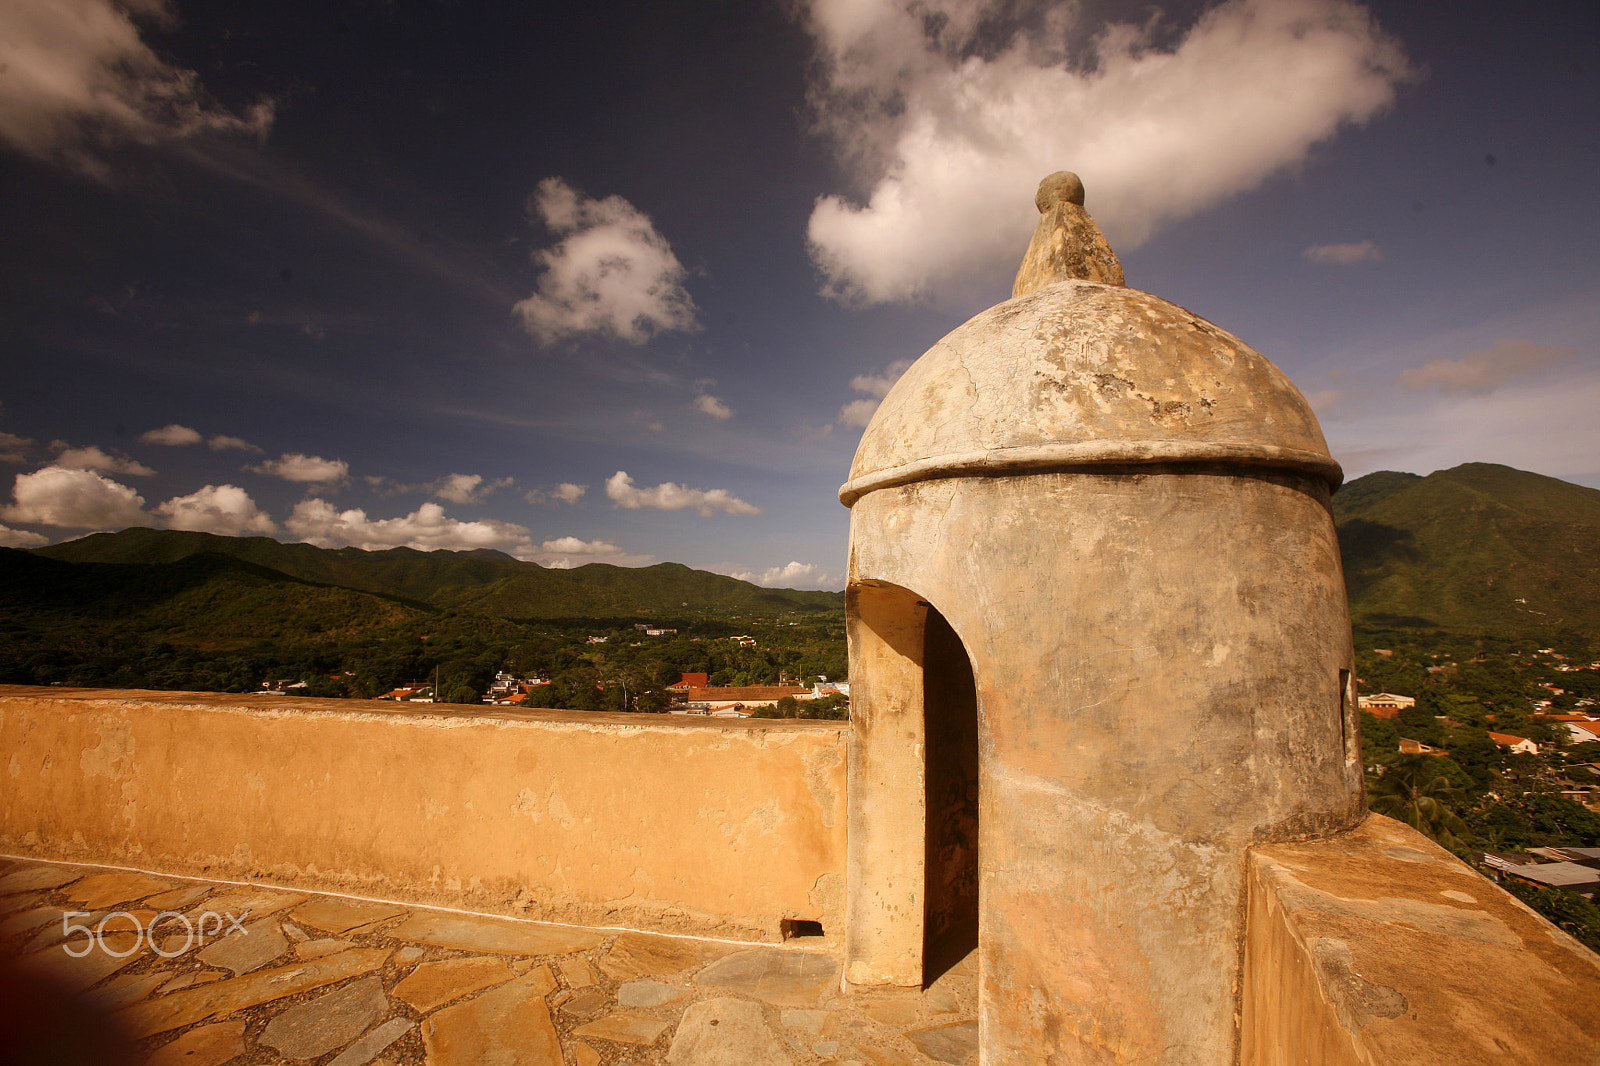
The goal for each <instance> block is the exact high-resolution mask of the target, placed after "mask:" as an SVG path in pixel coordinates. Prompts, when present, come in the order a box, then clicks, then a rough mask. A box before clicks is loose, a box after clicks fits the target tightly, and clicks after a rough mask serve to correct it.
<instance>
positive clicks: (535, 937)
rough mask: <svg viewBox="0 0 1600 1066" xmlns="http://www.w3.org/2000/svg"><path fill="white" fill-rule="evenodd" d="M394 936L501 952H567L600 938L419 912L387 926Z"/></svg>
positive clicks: (563, 929)
mask: <svg viewBox="0 0 1600 1066" xmlns="http://www.w3.org/2000/svg"><path fill="white" fill-rule="evenodd" d="M387 933H388V935H389V936H392V937H394V938H395V939H396V940H409V941H411V942H412V943H416V944H432V945H435V946H436V947H442V948H454V949H456V950H457V951H492V952H496V953H498V954H502V955H570V954H572V953H573V952H577V951H588V950H589V949H590V948H595V947H599V946H600V944H601V943H603V942H604V938H603V937H601V936H600V935H599V934H597V933H591V932H589V931H587V930H584V929H574V928H569V927H566V926H559V925H541V924H537V923H534V922H519V921H516V920H515V919H512V918H488V917H476V916H467V915H455V914H437V913H427V912H420V913H417V914H413V915H412V916H411V917H410V918H408V919H406V920H405V921H404V922H401V923H400V924H399V925H397V926H395V927H394V928H393V929H390V930H387Z"/></svg>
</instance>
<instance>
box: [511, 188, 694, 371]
mask: <svg viewBox="0 0 1600 1066" xmlns="http://www.w3.org/2000/svg"><path fill="white" fill-rule="evenodd" d="M529 207H530V209H531V211H532V212H533V213H534V214H535V215H537V216H538V218H539V219H540V220H541V221H542V222H543V223H544V225H545V226H546V227H547V228H548V229H549V230H550V231H551V232H552V233H553V234H555V235H556V236H558V237H560V238H561V242H560V243H559V244H557V245H556V246H555V247H554V248H546V249H543V250H541V251H538V252H535V253H534V257H533V258H534V261H535V262H536V263H538V264H539V266H540V267H541V268H542V269H543V273H542V274H541V275H540V277H539V287H538V289H537V291H535V292H534V293H533V294H532V295H531V296H529V297H528V298H527V299H525V300H522V301H520V302H519V303H518V304H517V305H516V306H515V307H514V308H513V311H514V312H515V313H516V314H517V315H518V316H519V317H520V318H521V319H522V324H523V327H524V328H525V329H527V331H528V332H529V333H531V334H533V336H535V337H537V338H538V339H539V340H541V341H543V342H545V343H550V342H553V341H558V340H563V339H565V338H569V337H575V336H580V335H583V334H593V335H595V336H599V337H614V338H616V339H618V340H623V341H627V342H629V343H631V344H643V343H644V342H645V341H647V340H649V339H650V338H651V337H652V336H654V335H655V334H656V333H659V332H662V331H664V330H695V329H698V328H699V326H698V324H697V323H696V321H695V306H694V301H693V300H691V299H690V298H689V293H688V291H687V290H686V289H684V287H683V280H684V277H685V275H686V272H685V270H684V269H683V264H681V263H679V262H678V257H677V256H675V255H673V254H672V248H671V246H670V245H668V244H667V241H666V238H664V237H662V236H661V234H660V233H658V232H656V227H655V224H654V223H653V222H651V221H650V218H649V216H647V215H645V214H644V213H643V212H642V211H640V210H639V209H638V208H636V207H634V206H633V205H632V204H630V203H629V202H628V201H626V200H624V199H623V198H622V197H620V196H608V197H606V198H605V199H604V200H596V199H593V198H591V197H588V196H585V195H584V194H583V193H581V192H578V191H577V190H576V189H574V188H572V187H571V186H570V185H568V184H567V183H566V182H565V181H563V180H561V179H560V178H546V179H545V180H544V181H541V182H540V183H539V187H538V189H537V190H536V191H535V192H534V194H533V197H532V199H531V201H530V204H529Z"/></svg>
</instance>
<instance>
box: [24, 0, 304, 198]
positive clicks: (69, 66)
mask: <svg viewBox="0 0 1600 1066" xmlns="http://www.w3.org/2000/svg"><path fill="white" fill-rule="evenodd" d="M135 15H137V16H139V17H142V18H144V19H146V20H148V21H151V22H155V23H158V24H170V23H171V22H172V21H173V15H172V13H171V11H170V9H169V8H168V6H167V4H166V3H165V2H164V0H137V2H134V3H127V4H117V3H113V2H111V0H7V2H6V3H4V4H0V64H3V65H4V66H3V70H4V74H3V76H0V139H4V140H6V141H9V142H10V143H11V145H12V146H13V147H15V148H17V149H19V150H20V151H22V152H24V153H26V154H28V155H30V156H33V157H34V158H35V159H40V160H44V161H46V162H50V163H55V164H59V165H63V166H68V167H71V168H72V169H75V170H78V171H80V172H83V173H86V174H90V175H92V176H95V177H98V178H101V179H104V178H106V177H107V175H108V170H107V167H106V165H105V164H104V163H103V162H102V161H101V160H100V159H98V158H97V157H96V154H95V152H96V149H98V148H100V147H103V146H111V145H115V144H122V143H128V142H135V143H140V144H154V143H157V142H160V141H164V140H171V139H176V138H183V137H190V136H193V135H195V134H199V133H203V132H207V131H213V132H223V133H249V134H255V135H258V136H261V135H265V133H266V131H267V128H268V127H269V126H270V125H271V123H272V105H271V104H270V103H266V102H263V103H260V104H257V105H256V106H254V107H252V108H250V109H248V110H247V111H245V112H244V113H242V114H234V113H232V112H229V111H227V110H224V109H222V108H220V107H218V106H216V105H215V104H214V103H213V102H212V101H210V100H209V99H208V98H207V96H206V94H205V92H204V90H203V89H202V87H201V85H200V82H199V79H198V77H197V76H196V75H195V72H194V71H192V70H184V69H182V68H179V67H174V66H172V65H170V64H168V63H166V62H164V61H163V60H162V59H161V58H160V57H159V56H157V55H156V53H155V52H154V51H152V50H151V49H150V48H149V46H147V45H146V44H145V43H144V42H143V41H142V40H140V38H139V29H138V27H137V26H135V25H134V22H133V16H135Z"/></svg>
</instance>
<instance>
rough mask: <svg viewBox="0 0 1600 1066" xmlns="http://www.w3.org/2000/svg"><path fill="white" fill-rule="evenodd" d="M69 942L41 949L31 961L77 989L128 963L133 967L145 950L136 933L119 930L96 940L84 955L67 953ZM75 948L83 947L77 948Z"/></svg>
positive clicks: (96, 982) (84, 987) (68, 985)
mask: <svg viewBox="0 0 1600 1066" xmlns="http://www.w3.org/2000/svg"><path fill="white" fill-rule="evenodd" d="M66 947H67V945H65V944H62V945H60V946H59V947H56V948H51V949H49V950H47V951H41V952H39V953H38V954H37V955H33V956H30V958H29V962H30V963H31V964H33V965H36V966H38V967H39V968H40V969H41V970H43V971H44V972H45V973H47V974H49V975H50V976H51V977H53V978H55V980H56V981H58V982H59V983H60V984H62V985H65V986H66V987H67V988H70V989H72V990H73V991H78V992H81V991H83V990H84V989H86V988H91V987H93V986H94V985H97V984H99V983H100V982H101V981H104V980H105V979H106V978H107V977H110V976H111V975H112V974H114V973H116V972H117V971H118V970H121V969H123V968H124V967H126V966H131V965H132V964H133V963H134V962H136V961H137V960H138V959H139V956H140V955H142V954H143V952H141V951H139V950H138V947H139V940H138V939H137V938H136V937H135V936H134V935H133V934H132V933H118V934H116V935H114V936H107V937H104V938H100V939H98V940H96V941H95V946H94V947H93V948H90V949H89V951H88V953H87V954H85V955H82V956H80V957H76V958H75V957H73V956H71V955H69V954H67V952H66ZM73 950H75V951H76V950H81V949H80V948H77V947H75V948H74V949H73Z"/></svg>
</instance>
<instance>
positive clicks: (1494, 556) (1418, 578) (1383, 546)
mask: <svg viewBox="0 0 1600 1066" xmlns="http://www.w3.org/2000/svg"><path fill="white" fill-rule="evenodd" d="M1333 511H1334V518H1335V520H1336V521H1337V523H1338V527H1339V545H1340V548H1341V549H1342V551H1343V554H1344V569H1345V585H1346V587H1347V588H1348V590H1349V593H1350V611H1351V615H1352V617H1353V619H1354V620H1355V622H1356V624H1357V625H1362V624H1366V625H1371V626H1418V627H1435V628H1441V629H1451V630H1469V631H1478V632H1488V633H1498V634H1505V635H1508V636H1510V635H1528V636H1533V635H1539V634H1543V635H1549V636H1554V635H1556V634H1557V633H1560V632H1562V631H1563V630H1576V631H1582V632H1589V633H1600V491H1597V490H1595V489H1589V488H1583V487H1582V486H1579V485H1573V484H1569V483H1568V482H1565V481H1559V480H1557V479H1555V478H1550V477H1544V476H1542V475H1540V474H1530V473H1528V472H1527V471H1523V470H1514V469H1512V468H1511V467H1508V466H1498V465H1496V464H1493V463H1466V464H1464V465H1462V466H1457V467H1453V468H1452V469H1449V470H1439V471H1436V472H1434V473H1432V474H1429V475H1428V476H1427V477H1419V476H1418V475H1416V474H1404V473H1396V472H1394V471H1388V470H1385V471H1380V472H1378V473H1374V474H1368V475H1366V476H1365V477H1360V478H1357V479H1356V480H1354V481H1352V482H1350V483H1349V484H1348V485H1346V486H1344V487H1343V488H1342V489H1340V490H1339V492H1338V493H1337V494H1336V495H1335V496H1334V498H1333Z"/></svg>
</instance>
